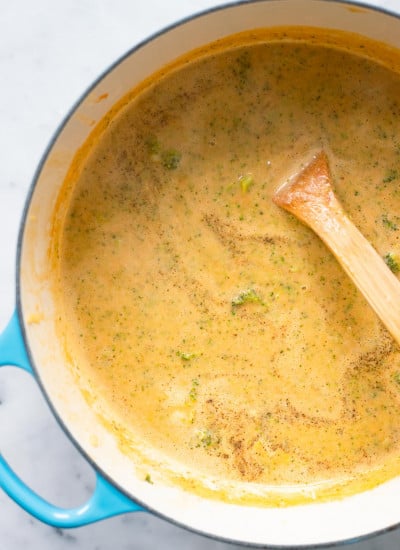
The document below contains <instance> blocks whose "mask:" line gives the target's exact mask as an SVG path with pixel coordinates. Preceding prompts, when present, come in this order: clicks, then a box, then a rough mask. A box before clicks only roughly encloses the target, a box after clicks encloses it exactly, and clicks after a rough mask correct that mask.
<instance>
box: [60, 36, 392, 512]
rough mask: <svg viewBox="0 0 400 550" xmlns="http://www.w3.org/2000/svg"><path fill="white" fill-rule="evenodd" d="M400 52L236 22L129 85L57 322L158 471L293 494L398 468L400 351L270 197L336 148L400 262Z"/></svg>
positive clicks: (110, 126) (80, 197) (89, 389)
mask: <svg viewBox="0 0 400 550" xmlns="http://www.w3.org/2000/svg"><path fill="white" fill-rule="evenodd" d="M372 54H373V55H376V56H377V59H374V58H373V57H372ZM188 61H189V62H188ZM396 63H397V67H396ZM399 66H400V57H399V56H398V57H397V58H396V55H395V54H394V53H393V52H392V51H391V50H388V49H386V48H385V47H384V46H382V45H379V46H378V45H376V44H374V43H372V42H369V41H366V40H363V39H361V38H360V37H357V36H354V35H347V34H341V33H338V32H328V31H325V32H322V31H317V30H315V29H298V28H293V29H291V28H286V29H277V30H275V31H261V30H260V31H257V32H253V33H248V34H243V35H238V36H236V37H233V38H232V37H231V38H230V39H228V40H225V41H222V42H220V43H217V44H213V45H211V46H209V47H208V48H205V49H203V50H200V51H198V52H196V53H194V54H192V56H189V57H186V58H183V59H181V60H180V61H179V62H177V63H175V64H174V66H173V67H171V69H170V70H165V71H164V72H163V74H162V75H161V74H159V75H158V76H155V77H154V78H153V79H150V80H149V81H148V82H147V83H146V85H144V86H141V88H140V90H139V91H136V92H135V91H134V92H132V93H131V94H130V95H129V96H128V100H127V99H126V100H125V101H124V102H121V104H120V106H119V107H118V108H117V109H115V110H114V113H113V114H112V116H111V115H109V116H108V118H107V119H105V120H106V122H104V121H103V122H104V123H103V125H102V124H100V127H99V128H98V129H97V130H96V131H95V132H94V134H93V136H92V138H91V141H90V143H89V145H88V146H87V148H86V152H85V154H80V155H79V158H77V160H76V162H75V165H74V166H73V167H72V168H71V171H70V174H69V177H68V178H67V180H66V182H65V185H64V191H63V195H62V198H60V201H59V204H60V205H61V204H62V205H64V206H63V208H65V205H66V204H68V208H67V209H66V211H65V213H64V214H63V216H62V219H63V221H62V223H61V224H60V222H59V221H58V222H57V224H56V225H57V227H56V231H55V235H54V239H55V243H56V245H55V246H54V250H58V253H57V254H54V258H53V260H54V265H55V266H56V269H55V273H56V277H55V279H56V281H55V289H56V294H57V301H58V302H59V304H60V307H62V311H63V318H62V322H61V323H60V327H59V329H60V332H61V333H62V334H63V336H64V337H65V342H66V346H67V351H68V353H69V354H70V355H71V356H74V357H75V363H79V380H80V382H81V384H82V388H83V390H84V391H85V392H86V394H87V395H88V396H89V397H90V399H91V401H92V404H93V406H95V407H97V408H98V410H99V411H101V414H102V416H103V418H104V422H106V423H107V424H108V425H109V426H110V429H112V430H113V431H114V432H115V434H116V436H117V437H118V438H119V441H120V444H121V447H122V448H123V449H124V451H125V452H127V453H130V454H131V455H132V460H133V461H136V463H138V464H139V463H142V464H145V465H146V466H144V469H143V472H146V477H147V478H148V479H151V480H154V481H155V482H157V480H160V481H163V480H168V479H169V480H170V481H171V480H172V481H173V482H174V483H179V484H180V485H183V486H184V487H186V488H188V489H191V490H194V491H197V492H198V493H201V494H204V495H207V496H210V497H213V496H214V497H218V498H224V499H226V500H231V501H241V502H257V503H260V504H265V505H271V504H277V503H278V504H283V505H284V504H289V503H295V502H304V501H307V500H312V499H315V498H317V499H318V498H320V499H326V498H334V497H336V496H342V495H345V494H349V493H354V492H357V491H360V490H363V489H366V488H369V487H372V486H374V485H376V484H378V483H380V482H382V481H384V480H386V479H389V478H390V477H393V476H394V475H397V474H398V473H399V472H400V352H399V349H398V347H397V346H396V345H395V343H394V342H393V340H392V339H391V337H390V336H389V334H388V333H387V332H386V330H385V329H384V328H383V326H382V325H381V323H380V321H379V320H378V319H377V317H376V316H375V314H374V313H373V312H372V310H371V309H370V307H369V306H368V305H367V303H366V302H365V300H364V298H363V297H362V296H361V295H360V293H359V292H358V291H357V290H356V288H355V287H354V286H353V284H352V283H351V282H350V280H349V279H348V278H347V276H346V275H345V273H344V272H343V271H342V269H341V268H340V266H339V265H338V263H337V262H336V260H335V259H334V258H333V256H332V255H331V253H330V252H329V251H328V250H327V248H326V247H325V246H324V245H323V244H322V242H320V240H319V239H318V238H317V237H316V236H315V235H314V234H313V233H312V232H311V231H310V230H309V229H308V228H306V227H305V226H303V225H302V224H301V223H299V222H298V221H297V220H296V219H295V218H294V217H292V216H290V215H289V214H287V213H286V212H284V211H282V210H280V209H279V208H278V207H276V206H275V205H274V204H273V203H272V201H271V197H272V194H273V192H274V190H275V188H276V187H277V185H279V184H280V183H282V182H283V181H284V180H285V179H287V178H288V176H290V175H291V174H292V173H293V172H294V171H296V170H297V169H299V167H300V166H301V163H302V162H303V161H304V160H305V159H307V158H309V155H310V151H311V152H312V151H315V150H317V149H320V148H324V149H325V150H326V151H327V153H328V156H329V160H330V165H331V169H332V174H333V178H334V185H335V190H336V192H337V194H338V196H339V197H340V199H341V201H342V203H343V205H344V207H345V209H346V211H347V212H348V213H349V215H350V216H351V218H352V220H353V222H354V223H355V224H356V225H357V226H358V227H359V229H360V230H361V231H362V233H363V234H364V235H365V236H366V237H367V238H368V239H369V240H370V242H371V243H372V244H373V246H374V247H375V248H376V249H377V250H378V252H379V253H380V254H381V255H382V256H383V257H384V258H385V259H386V261H387V263H388V269H389V268H391V269H392V270H393V271H397V270H399V269H400V240H399V237H400V187H399V183H400V74H399V70H398V69H399ZM61 210H62V207H61V206H60V210H59V212H58V218H60V212H61ZM89 397H88V398H89ZM160 457H161V460H160ZM162 464H165V467H163V466H162ZM143 475H145V474H143Z"/></svg>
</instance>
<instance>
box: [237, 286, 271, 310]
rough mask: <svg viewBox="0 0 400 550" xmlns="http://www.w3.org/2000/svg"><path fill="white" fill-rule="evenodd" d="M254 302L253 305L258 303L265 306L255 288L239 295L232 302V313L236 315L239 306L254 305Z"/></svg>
mask: <svg viewBox="0 0 400 550" xmlns="http://www.w3.org/2000/svg"><path fill="white" fill-rule="evenodd" d="M252 302H253V303H254V302H256V303H259V304H262V305H265V304H264V302H263V301H262V299H261V296H259V295H258V294H257V292H256V291H255V290H254V289H253V288H249V289H247V290H244V291H243V292H241V293H240V294H238V295H237V296H236V298H233V300H232V301H231V306H232V313H233V314H234V315H235V313H236V309H237V308H238V307H239V306H241V305H243V304H247V303H252Z"/></svg>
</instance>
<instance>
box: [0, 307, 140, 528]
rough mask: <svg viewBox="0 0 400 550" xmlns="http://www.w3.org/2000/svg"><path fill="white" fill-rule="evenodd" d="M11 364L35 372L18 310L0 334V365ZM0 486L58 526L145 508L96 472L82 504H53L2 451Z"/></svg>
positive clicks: (41, 518)
mask: <svg viewBox="0 0 400 550" xmlns="http://www.w3.org/2000/svg"><path fill="white" fill-rule="evenodd" d="M5 365H12V366H15V367H19V368H22V369H24V370H26V371H27V372H29V373H30V374H32V375H33V370H32V368H31V366H30V363H29V358H28V355H27V353H26V350H25V344H24V340H23V337H22V333H21V327H20V323H19V319H18V315H17V312H15V313H14V314H13V316H12V317H11V319H10V322H9V323H8V325H7V327H6V328H5V329H4V331H3V333H2V334H0V367H2V366H5ZM0 487H1V488H2V489H3V490H4V491H5V492H6V493H7V494H8V495H9V496H10V497H11V498H12V499H13V500H14V501H15V502H16V503H17V504H19V505H20V506H21V507H22V508H24V510H26V511H27V512H28V513H29V514H31V515H32V516H34V517H36V518H37V519H39V520H41V521H43V522H44V523H47V524H49V525H52V526H54V527H59V528H69V527H82V526H83V525H88V524H89V523H94V522H96V521H99V520H102V519H106V518H109V517H112V516H116V515H118V514H124V513H127V512H137V511H139V510H143V508H142V507H141V506H139V505H138V504H136V502H134V501H133V500H131V499H129V498H128V497H127V496H125V495H124V494H122V493H121V492H120V491H119V490H118V489H116V488H115V487H114V486H113V485H111V483H109V482H108V481H107V480H106V479H105V478H104V477H103V476H101V475H100V474H99V473H98V472H96V487H95V490H94V493H93V495H92V496H91V498H90V499H89V500H88V501H87V502H86V503H85V504H83V505H82V506H79V507H77V508H71V509H64V508H58V507H57V506H53V505H52V504H50V503H49V502H47V501H46V500H44V499H43V498H42V497H40V496H39V495H37V494H36V493H35V492H34V491H32V489H30V488H29V487H28V486H27V485H26V484H25V483H24V482H23V481H22V480H21V479H20V478H19V477H18V476H17V475H16V474H15V472H13V470H12V469H11V468H10V466H9V465H8V463H7V461H6V460H5V459H4V457H3V456H2V455H1V452H0Z"/></svg>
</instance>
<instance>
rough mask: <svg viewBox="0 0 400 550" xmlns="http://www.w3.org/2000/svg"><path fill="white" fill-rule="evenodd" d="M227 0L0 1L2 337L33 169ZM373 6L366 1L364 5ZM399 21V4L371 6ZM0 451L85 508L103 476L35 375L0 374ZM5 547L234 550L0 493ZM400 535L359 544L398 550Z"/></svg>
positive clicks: (154, 526) (140, 517) (52, 496)
mask: <svg viewBox="0 0 400 550" xmlns="http://www.w3.org/2000/svg"><path fill="white" fill-rule="evenodd" d="M223 3H224V2H223V1H222V0H169V1H168V2H165V1H164V0H146V1H145V2H139V1H138V0H100V1H98V0H58V1H57V2H54V1H53V0H35V1H34V2H31V1H30V0H13V1H12V2H6V1H5V0H0V14H1V15H0V74H1V86H0V120H1V126H0V151H1V156H0V159H1V162H0V224H1V230H2V231H1V233H0V252H1V259H0V305H1V307H0V330H1V328H2V327H4V325H5V324H6V322H7V320H8V319H9V317H10V315H11V313H12V311H13V308H14V300H15V290H14V277H15V265H14V263H15V250H16V241H17V232H18V227H19V220H20V217H21V212H22V208H23V205H24V201H25V196H26V193H27V189H28V187H29V184H30V181H31V178H32V175H33V173H34V170H35V167H36V165H37V164H38V162H39V159H40V157H41V155H42V153H43V151H44V149H45V147H46V145H47V143H48V141H49V139H50V138H51V136H52V134H53V132H54V130H55V129H56V127H57V125H58V124H59V122H60V121H61V119H62V118H63V116H64V115H65V113H66V112H67V110H68V109H69V108H70V106H71V105H72V104H73V103H74V101H75V100H76V99H77V97H79V96H80V94H81V92H82V91H83V90H84V89H85V88H87V86H88V85H89V84H90V83H91V82H92V81H93V80H94V79H95V78H96V77H97V75H98V74H99V73H100V72H101V71H102V70H104V69H105V68H106V67H107V66H108V65H110V64H111V63H112V62H113V61H114V60H115V59H117V58H118V57H119V56H121V55H122V54H123V53H124V52H125V51H126V50H128V49H129V48H130V47H132V46H133V45H134V44H135V43H137V42H139V41H140V40H142V39H144V38H146V37H147V36H148V35H150V34H152V33H153V32H155V31H157V30H158V29H160V28H162V27H164V26H166V25H168V24H170V23H173V22H174V21H176V20H178V19H181V18H183V17H185V16H187V15H189V14H191V13H194V12H198V11H201V10H203V9H205V8H208V7H211V6H215V5H219V4H223ZM365 3H367V2H366V1H365ZM368 3H375V4H379V5H381V6H383V7H386V8H388V9H392V10H393V11H396V10H397V11H398V12H399V13H400V2H399V0H386V1H385V0H381V1H378V0H375V2H373V1H372V0H371V1H370V2H368ZM0 442H1V451H2V453H4V455H5V456H6V458H7V459H8V460H9V461H10V462H11V464H12V465H13V467H14V468H15V469H16V471H17V472H18V473H19V474H20V475H21V476H22V477H23V478H24V479H25V480H26V481H27V482H28V483H29V484H30V485H31V486H32V487H33V488H34V489H35V490H37V491H38V492H39V493H40V494H41V495H43V496H44V497H45V498H47V499H49V500H51V501H52V502H54V503H55V504H58V505H60V506H76V505H78V504H80V503H81V502H83V501H84V500H85V499H86V498H87V496H88V495H89V494H90V492H91V490H92V488H93V484H94V474H93V472H92V471H91V469H90V467H89V466H88V465H87V464H86V463H85V461H84V460H83V459H82V457H81V456H80V455H79V454H78V452H77V451H76V450H75V448H74V447H73V446H72V444H71V443H70V442H69V440H68V439H67V438H66V436H65V435H64V434H63V433H62V432H61V430H60V429H59V427H58V425H57V424H56V422H55V420H54V419H53V417H52V416H51V414H50V412H49V411H48V409H47V407H46V405H45V404H44V402H43V399H42V398H41V395H40V393H39V391H38V389H37V388H36V386H35V384H34V382H33V381H32V380H31V379H30V377H29V376H28V375H26V374H24V373H23V372H20V371H19V370H18V369H12V368H3V369H1V372H0ZM0 509H1V514H0V550H21V549H23V548H29V550H48V549H51V550H64V549H65V550H67V549H68V548H74V547H75V548H83V549H85V550H111V549H112V550H135V549H138V550H139V549H140V550H146V549H149V550H150V549H151V550H154V549H158V548H160V549H174V550H180V549H183V548H191V549H193V550H196V549H197V550H206V549H207V550H229V549H231V550H232V549H234V548H235V546H232V545H228V544H225V543H222V542H217V541H213V540H209V539H206V538H204V537H201V536H198V535H195V534H193V533H190V532H187V531H186V530H184V529H181V528H178V527H176V526H173V525H170V524H169V523H168V522H166V521H163V520H160V519H158V518H156V517H153V516H151V515H149V514H145V513H137V514H130V515H125V516H120V517H117V518H113V519H110V520H107V521H103V522H101V523H98V524H95V525H91V526H88V527H85V528H80V529H76V530H69V531H64V530H60V529H54V528H52V527H49V526H46V525H43V524H41V523H40V522H38V521H37V520H35V519H33V518H31V517H30V516H29V515H27V514H26V513H25V512H24V511H23V510H21V509H20V508H19V507H18V506H17V505H16V504H15V503H14V502H12V501H11V500H10V499H9V498H8V497H7V496H6V495H5V494H4V493H2V492H1V491H0ZM399 546H400V531H397V532H393V533H390V534H387V535H384V536H381V537H378V538H374V539H371V540H369V541H366V542H362V543H358V544H355V545H354V546H353V548H354V550H372V549H374V548H376V549H378V548H379V549H381V550H389V549H392V548H393V549H395V548H396V549H398V548H399ZM236 548H239V547H236Z"/></svg>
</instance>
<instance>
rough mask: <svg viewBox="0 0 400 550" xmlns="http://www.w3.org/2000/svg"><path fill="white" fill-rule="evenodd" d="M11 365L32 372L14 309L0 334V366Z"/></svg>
mask: <svg viewBox="0 0 400 550" xmlns="http://www.w3.org/2000/svg"><path fill="white" fill-rule="evenodd" d="M5 365H12V366H14V367H19V368H21V369H24V370H26V371H27V372H29V373H30V374H33V371H32V367H31V365H30V363H29V359H28V355H27V353H26V350H25V344H24V340H23V338H22V333H21V326H20V324H19V319H18V314H17V311H16V310H15V311H14V313H13V315H12V317H11V319H10V321H9V323H8V325H7V326H6V328H5V329H4V331H3V332H2V333H1V334H0V367H3V366H5Z"/></svg>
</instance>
